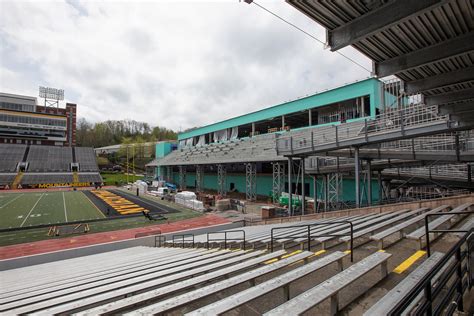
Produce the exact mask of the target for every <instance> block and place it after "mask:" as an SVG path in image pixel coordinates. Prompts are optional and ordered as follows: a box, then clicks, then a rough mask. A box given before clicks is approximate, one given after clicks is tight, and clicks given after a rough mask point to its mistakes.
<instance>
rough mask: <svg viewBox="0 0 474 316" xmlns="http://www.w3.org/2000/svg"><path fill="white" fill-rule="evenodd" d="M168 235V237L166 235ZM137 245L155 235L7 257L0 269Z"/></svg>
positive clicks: (234, 225) (208, 229) (219, 227)
mask: <svg viewBox="0 0 474 316" xmlns="http://www.w3.org/2000/svg"><path fill="white" fill-rule="evenodd" d="M242 226H243V222H234V223H229V224H223V225H214V226H208V227H203V228H198V229H192V230H186V231H181V232H173V233H169V234H164V235H165V236H167V238H172V237H171V236H172V235H173V234H178V233H181V234H182V233H193V234H195V235H198V234H205V233H207V232H213V231H219V230H223V229H232V228H237V227H242ZM168 236H170V237H168ZM137 246H149V247H154V246H155V236H147V237H141V238H134V239H127V240H120V241H114V242H109V243H104V244H98V245H92V246H86V247H79V248H74V249H66V250H60V251H53V252H48V253H44V254H38V255H32V256H24V257H19V258H13V259H7V260H0V271H5V270H11V269H17V268H22V267H27V266H31V265H36V264H42V263H48V262H54V261H58V260H65V259H71V258H77V257H83V256H88V255H93V254H98V253H103V252H108V251H113V250H119V249H125V248H130V247H137Z"/></svg>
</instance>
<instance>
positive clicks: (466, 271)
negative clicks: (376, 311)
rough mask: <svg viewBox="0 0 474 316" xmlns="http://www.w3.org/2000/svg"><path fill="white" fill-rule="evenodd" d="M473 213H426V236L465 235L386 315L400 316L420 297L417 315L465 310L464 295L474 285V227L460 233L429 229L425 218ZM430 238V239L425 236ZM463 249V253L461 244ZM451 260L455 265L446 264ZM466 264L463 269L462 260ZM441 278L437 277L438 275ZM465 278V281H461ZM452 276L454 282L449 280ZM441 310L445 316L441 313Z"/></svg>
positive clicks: (450, 313) (449, 313) (448, 313)
mask: <svg viewBox="0 0 474 316" xmlns="http://www.w3.org/2000/svg"><path fill="white" fill-rule="evenodd" d="M466 213H469V214H472V212H454V213H447V214H429V215H427V216H426V217H425V227H426V236H429V232H465V234H464V235H463V237H462V238H461V239H460V240H459V241H458V242H457V243H456V245H455V246H454V247H453V248H451V250H450V251H449V252H448V253H446V254H445V255H444V257H443V258H442V259H441V260H440V261H439V262H438V264H436V265H435V266H434V267H433V268H432V269H431V270H430V271H429V273H427V274H426V275H425V276H424V277H423V278H422V279H421V280H420V281H419V282H418V283H417V284H416V286H414V287H413V288H412V289H411V290H410V291H409V292H408V294H407V295H405V297H403V298H402V299H401V300H400V301H399V302H398V304H397V305H396V306H395V307H394V308H393V309H392V310H391V311H390V312H389V314H388V315H401V314H403V312H404V311H405V310H406V309H407V308H408V307H409V306H410V305H411V303H412V302H413V300H415V299H416V298H417V297H418V296H419V295H423V298H424V299H423V300H422V302H421V304H420V305H419V306H418V307H417V309H416V315H440V314H444V315H452V314H453V313H454V311H455V310H456V309H458V310H459V311H463V310H464V302H463V293H464V291H465V290H466V289H467V288H469V289H472V285H473V282H474V262H473V260H472V255H473V252H474V228H471V229H470V230H469V231H460V230H429V228H428V227H427V226H426V225H427V223H428V221H427V218H428V216H431V215H435V216H438V215H439V216H443V215H451V214H466ZM428 238H429V237H428ZM464 244H466V245H467V249H466V250H462V247H463V245H464ZM427 245H428V246H427V250H428V256H429V255H430V254H431V253H430V248H429V241H428V239H427ZM452 259H454V263H453V262H452V263H450V262H449V261H450V260H452ZM464 259H467V264H466V265H465V266H464V267H463V261H464ZM439 273H441V276H440V277H439V278H438V279H436V278H437V276H438V274H439ZM466 275H467V277H468V278H467V281H466V282H464V281H463V279H464V277H465V276H466ZM453 277H454V282H452V278H453ZM433 279H436V287H435V288H433V285H432V280H433ZM443 311H444V313H442V312H443Z"/></svg>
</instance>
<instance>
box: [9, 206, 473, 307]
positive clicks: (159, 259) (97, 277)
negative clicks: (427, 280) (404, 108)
mask: <svg viewBox="0 0 474 316" xmlns="http://www.w3.org/2000/svg"><path fill="white" fill-rule="evenodd" d="M451 209H453V210H469V211H472V210H473V204H472V203H467V204H462V205H458V206H457V207H451V206H449V205H448V206H446V205H443V206H440V207H437V208H434V209H432V210H429V209H428V208H418V209H414V210H408V209H401V210H397V211H393V212H387V213H372V214H365V215H355V216H346V217H343V218H326V219H319V220H313V221H303V222H296V223H291V224H297V225H302V224H324V225H322V226H314V227H312V230H311V233H312V234H313V233H314V235H319V234H328V233H329V234H330V235H333V234H334V235H335V236H326V237H331V241H334V242H339V244H340V245H343V244H344V243H345V237H344V236H342V237H338V235H339V234H341V233H342V232H344V231H346V230H347V225H344V224H343V223H341V221H344V220H350V221H351V222H353V223H355V224H354V230H355V234H354V239H355V240H362V239H366V240H369V242H373V243H377V240H374V239H372V240H371V239H370V238H367V236H370V235H373V234H377V233H384V232H386V233H387V234H393V233H394V232H393V230H392V229H391V226H392V225H396V224H397V223H398V224H401V223H404V222H405V221H407V220H409V221H410V224H409V225H408V226H405V227H401V228H402V229H404V230H406V231H407V233H408V232H410V231H412V230H413V231H416V227H415V226H413V224H414V223H419V224H421V223H423V221H424V218H422V217H420V216H421V215H423V214H427V213H429V212H431V213H433V212H434V213H437V212H443V213H446V214H449V211H450V210H451ZM471 216H472V215H471ZM432 222H433V223H437V222H436V219H433V221H432ZM453 224H454V223H453ZM288 225H289V223H285V224H273V225H260V226H248V227H242V230H245V232H246V236H247V238H246V241H247V242H248V243H249V244H250V245H251V246H252V248H253V249H252V250H250V251H249V250H247V251H245V250H241V248H239V247H241V246H242V242H241V241H239V240H237V239H238V238H235V239H236V240H233V241H229V242H228V246H229V248H230V247H233V248H234V249H233V250H230V249H210V250H208V249H205V248H206V246H207V245H206V239H207V234H204V235H198V236H195V242H194V246H195V247H196V246H197V248H195V247H191V244H189V245H187V246H188V247H184V248H181V247H182V246H186V245H183V244H176V245H174V246H177V247H169V246H172V245H173V244H172V243H168V244H167V245H168V246H167V247H157V248H152V247H134V248H128V249H123V250H115V251H112V252H106V253H102V254H96V255H89V256H85V257H79V258H74V259H67V260H62V261H56V262H51V263H45V264H41V265H36V266H30V267H25V268H19V269H12V270H6V271H3V272H0V278H1V279H2V283H1V284H0V313H4V314H26V313H34V314H36V315H51V314H71V313H73V314H75V315H100V314H125V315H132V314H134V315H135V314H146V315H148V314H168V313H173V314H186V315H193V316H194V315H220V314H224V313H227V312H230V311H234V310H237V311H238V314H245V311H246V310H248V308H250V309H251V310H252V311H253V312H252V313H256V314H264V315H297V314H298V315H299V314H302V313H306V312H310V313H311V314H318V315H319V314H330V315H334V314H336V313H338V312H339V311H341V310H342V309H344V308H345V307H347V306H348V305H349V304H351V302H356V301H357V300H358V299H361V297H362V299H363V297H364V295H362V294H364V293H370V295H365V296H366V297H370V298H372V299H374V298H375V299H374V300H373V301H372V302H371V303H370V304H365V303H364V304H362V305H363V308H362V310H358V313H359V314H362V313H365V314H364V315H385V314H387V313H389V312H390V311H391V310H392V309H393V308H394V307H395V305H396V304H397V303H398V302H400V300H401V299H402V298H403V297H405V296H406V295H407V294H408V292H409V291H411V290H412V288H413V287H414V286H415V285H416V284H417V283H418V282H419V281H420V280H422V279H423V278H424V277H425V276H426V275H428V274H429V273H431V270H432V269H433V267H435V266H436V265H438V264H439V263H442V262H447V264H446V266H443V267H442V268H441V270H440V272H439V273H437V274H436V276H435V277H434V278H433V279H432V280H433V281H432V282H433V283H432V287H433V289H434V290H436V288H437V287H441V286H444V285H440V283H439V282H442V281H439V282H438V280H443V273H444V272H446V273H451V272H450V271H452V270H449V269H451V268H452V266H456V264H457V263H456V262H455V260H454V259H455V258H454V257H452V258H451V257H450V258H447V257H446V256H448V255H449V253H447V254H444V253H441V252H439V251H435V252H433V253H432V254H431V256H430V257H426V258H424V259H420V260H421V262H420V264H419V265H418V266H415V268H414V269H413V270H412V271H411V272H409V273H407V274H406V275H398V274H396V273H395V272H392V271H390V269H392V268H391V267H393V266H394V262H393V261H396V262H400V260H404V259H403V258H397V257H398V256H400V255H401V254H400V253H398V252H396V253H397V256H393V255H392V253H391V250H390V249H386V250H383V251H380V250H377V247H374V246H373V245H372V246H367V247H366V248H365V250H364V251H365V252H363V251H361V252H360V253H358V255H357V259H356V260H354V262H350V260H349V258H350V257H351V255H352V254H351V253H350V252H348V251H343V249H341V250H339V249H326V250H323V251H321V250H319V251H316V252H313V249H305V250H303V249H301V250H296V251H295V249H297V248H298V247H299V243H300V242H299V240H300V239H301V238H304V237H305V236H304V234H305V233H306V232H307V230H304V229H303V230H302V228H301V227H287V228H284V227H285V226H288ZM454 225H457V224H454ZM459 225H460V227H464V228H466V227H467V228H472V217H471V218H468V219H467V220H466V221H465V222H464V223H460V224H459ZM276 227H280V228H282V229H281V230H280V231H279V232H278V234H277V235H278V236H279V237H285V236H287V237H289V238H287V239H285V238H282V239H281V240H278V242H279V244H285V245H286V246H288V247H290V241H289V239H291V240H293V241H294V242H293V244H292V245H293V249H287V250H284V249H281V250H280V249H276V250H275V251H273V252H268V251H267V250H266V249H259V248H261V247H262V246H265V245H268V243H267V240H268V237H269V236H270V234H271V230H272V228H276ZM394 227H395V226H394ZM233 230H235V229H233ZM229 231H231V233H230V236H228V237H229V238H230V239H234V237H236V236H237V235H238V234H239V232H238V231H234V232H232V230H229ZM233 234H235V235H236V236H233ZM404 236H405V235H404ZM318 238H319V237H316V236H315V237H314V238H312V239H313V240H312V241H313V242H314V247H316V246H318V245H319V244H320V243H321V242H324V241H326V240H323V241H321V240H319V242H318ZM402 240H403V241H404V242H405V244H403V245H402V246H401V247H403V248H406V247H407V245H409V244H410V239H408V238H405V237H402ZM217 244H222V241H214V245H215V246H217ZM451 245H452V243H451ZM360 246H361V243H359V246H358V247H360ZM412 246H413V245H412ZM199 247H201V248H199ZM389 247H392V244H391V245H390V246H389ZM343 248H344V247H343ZM412 248H413V249H416V245H415V247H412ZM356 251H357V252H358V249H357V250H356ZM356 251H354V252H356ZM394 251H396V250H395V249H394ZM394 253H395V252H394ZM397 260H398V261H397ZM443 260H444V261H443ZM464 260H465V259H464ZM389 267H390V269H389ZM448 270H449V271H448ZM39 271H40V273H39ZM389 278H391V280H387V279H389ZM394 278H395V279H396V280H397V281H396V282H394V281H393V279H394ZM381 283H383V285H384V288H385V289H387V290H382V291H380V290H379V288H377V287H378V286H379V285H380V284H381ZM354 284H355V285H356V286H362V287H361V288H362V289H363V290H360V291H359V290H357V291H354V290H353V289H354V287H353V286H354ZM357 284H358V285H357ZM374 287H375V289H374ZM280 290H281V292H280ZM277 294H278V295H277ZM281 294H283V295H281ZM361 295H362V296H361ZM262 299H264V301H262ZM262 302H264V303H262ZM423 302H424V298H423V295H422V294H419V295H417V296H416V298H415V299H413V300H412V301H411V304H410V306H409V307H408V310H407V311H406V312H407V314H409V312H410V311H416V310H417V309H418V308H420V306H422V305H423V304H422V303H423Z"/></svg>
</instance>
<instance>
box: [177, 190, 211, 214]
mask: <svg viewBox="0 0 474 316" xmlns="http://www.w3.org/2000/svg"><path fill="white" fill-rule="evenodd" d="M174 202H175V203H177V204H180V205H183V206H185V207H187V208H190V209H193V210H196V211H204V204H203V203H202V202H201V201H198V200H196V194H195V193H194V192H190V191H183V192H179V193H176V195H175V197H174Z"/></svg>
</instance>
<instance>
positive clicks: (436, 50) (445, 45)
mask: <svg viewBox="0 0 474 316" xmlns="http://www.w3.org/2000/svg"><path fill="white" fill-rule="evenodd" d="M411 2H415V1H411ZM471 50H474V31H471V32H470V33H467V34H465V35H461V36H458V37H455V38H453V39H450V40H447V41H444V42H441V43H439V44H435V45H431V46H429V47H426V48H422V49H418V50H416V51H414V52H411V53H408V54H404V55H401V56H398V57H395V58H392V59H388V60H385V61H382V62H379V63H376V64H375V72H376V74H377V76H378V77H386V76H390V75H394V74H397V73H399V72H402V71H405V70H410V69H413V68H416V67H420V66H423V65H427V64H431V63H434V62H436V61H439V60H443V59H447V58H450V57H455V56H458V55H462V54H464V53H466V52H469V51H471Z"/></svg>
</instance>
